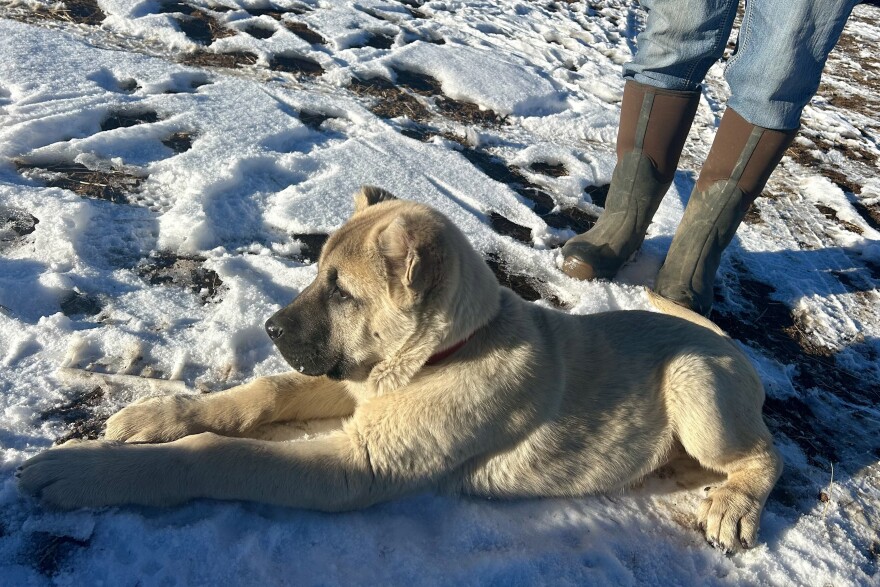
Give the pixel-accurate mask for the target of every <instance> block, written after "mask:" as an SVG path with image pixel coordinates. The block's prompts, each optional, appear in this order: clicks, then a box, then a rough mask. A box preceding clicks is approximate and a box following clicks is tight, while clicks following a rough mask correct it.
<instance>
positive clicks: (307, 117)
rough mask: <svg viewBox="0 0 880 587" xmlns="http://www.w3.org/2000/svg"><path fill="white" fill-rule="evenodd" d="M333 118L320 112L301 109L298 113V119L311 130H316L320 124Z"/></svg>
mask: <svg viewBox="0 0 880 587" xmlns="http://www.w3.org/2000/svg"><path fill="white" fill-rule="evenodd" d="M331 118H333V117H332V116H330V115H329V114H321V113H320V112H308V111H306V110H302V111H300V113H299V121H300V122H301V123H303V124H304V125H306V126H307V127H309V128H310V129H312V130H318V129H319V128H320V127H321V125H322V124H324V123H325V122H326V121H328V120H330V119H331Z"/></svg>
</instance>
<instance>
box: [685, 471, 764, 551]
mask: <svg viewBox="0 0 880 587" xmlns="http://www.w3.org/2000/svg"><path fill="white" fill-rule="evenodd" d="M760 516H761V504H760V503H759V502H758V501H757V500H755V499H754V498H752V497H751V496H749V495H747V494H745V493H743V492H741V491H737V490H734V489H731V488H729V487H724V486H722V487H719V488H717V489H715V490H714V491H712V492H711V493H709V495H708V497H706V499H705V500H703V503H701V504H700V510H699V513H698V516H697V525H698V527H700V528H701V529H702V530H703V532H704V533H705V536H706V540H708V541H709V543H710V544H711V545H712V546H713V547H715V548H718V549H719V550H722V551H724V552H725V553H728V554H729V553H732V552H735V551H737V550H741V549H744V548H750V547H751V545H754V544H755V542H756V539H757V533H758V521H759V519H760Z"/></svg>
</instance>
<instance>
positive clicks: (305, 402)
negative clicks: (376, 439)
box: [106, 373, 354, 442]
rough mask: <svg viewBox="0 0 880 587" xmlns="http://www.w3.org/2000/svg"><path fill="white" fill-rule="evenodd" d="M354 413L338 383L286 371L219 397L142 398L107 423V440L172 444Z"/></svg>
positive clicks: (236, 434) (351, 404)
mask: <svg viewBox="0 0 880 587" xmlns="http://www.w3.org/2000/svg"><path fill="white" fill-rule="evenodd" d="M353 410H354V401H353V400H352V398H351V396H350V395H349V394H348V393H347V392H346V390H345V388H344V387H343V386H342V384H341V383H339V382H337V381H332V380H330V379H328V378H326V377H307V376H305V375H301V374H299V373H285V374H282V375H273V376H270V377H260V378H259V379H255V380H254V381H251V382H250V383H246V384H244V385H239V386H238V387H233V388H232V389H228V390H226V391H223V392H219V393H212V394H208V395H172V396H164V397H153V398H147V399H144V400H141V401H139V402H136V403H134V404H132V405H130V406H128V407H127V408H124V409H122V410H121V411H119V412H117V413H116V414H114V415H113V416H111V417H110V419H109V420H107V433H106V438H107V439H108V440H121V441H125V442H170V441H172V440H177V439H179V438H183V437H184V436H188V435H191V434H198V433H200V432H214V433H217V434H222V435H226V436H241V435H245V434H247V433H248V432H249V431H251V430H253V429H254V428H256V427H257V426H260V425H262V424H268V423H271V422H281V421H288V420H303V421H304V420H313V419H317V418H340V417H344V416H348V415H350V414H351V413H352V411H353Z"/></svg>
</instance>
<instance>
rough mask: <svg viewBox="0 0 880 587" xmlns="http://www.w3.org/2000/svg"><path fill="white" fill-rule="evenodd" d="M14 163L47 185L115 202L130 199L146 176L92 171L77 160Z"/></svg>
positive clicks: (120, 202)
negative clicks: (46, 162)
mask: <svg viewBox="0 0 880 587" xmlns="http://www.w3.org/2000/svg"><path fill="white" fill-rule="evenodd" d="M15 165H16V167H17V168H18V171H19V173H21V174H22V175H24V176H25V177H27V178H29V179H35V180H38V181H41V182H42V183H44V184H45V185H47V186H49V187H57V188H63V189H66V190H70V191H72V192H73V193H75V194H77V195H79V196H83V197H86V198H94V199H96V200H107V201H108V202H113V203H116V204H129V203H132V202H131V199H130V197H129V196H130V195H131V194H133V193H135V192H136V191H137V189H138V187H139V186H140V184H141V183H142V182H143V181H144V180H145V179H146V177H140V176H136V175H132V174H130V173H127V172H124V171H120V170H116V169H110V170H109V171H105V170H97V171H94V170H91V169H89V168H88V167H86V166H84V165H81V164H79V163H66V162H59V163H51V164H48V165H36V164H31V163H27V162H24V161H16V162H15Z"/></svg>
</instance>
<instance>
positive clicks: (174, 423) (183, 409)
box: [106, 395, 205, 442]
mask: <svg viewBox="0 0 880 587" xmlns="http://www.w3.org/2000/svg"><path fill="white" fill-rule="evenodd" d="M198 408H199V404H198V398H196V397H188V396H184V395H171V396H165V397H151V398H147V399H143V400H140V401H139V402H137V403H134V404H132V405H130V406H128V407H127V408H123V409H122V410H121V411H119V412H117V413H116V414H114V415H113V416H111V417H110V418H109V419H108V420H107V432H106V438H107V440H120V441H123V442H171V441H172V440H177V439H178V438H183V437H184V436H188V435H190V434H198V433H199V432H204V431H205V427H204V426H202V425H201V424H199V422H198V417H197V416H198Z"/></svg>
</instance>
